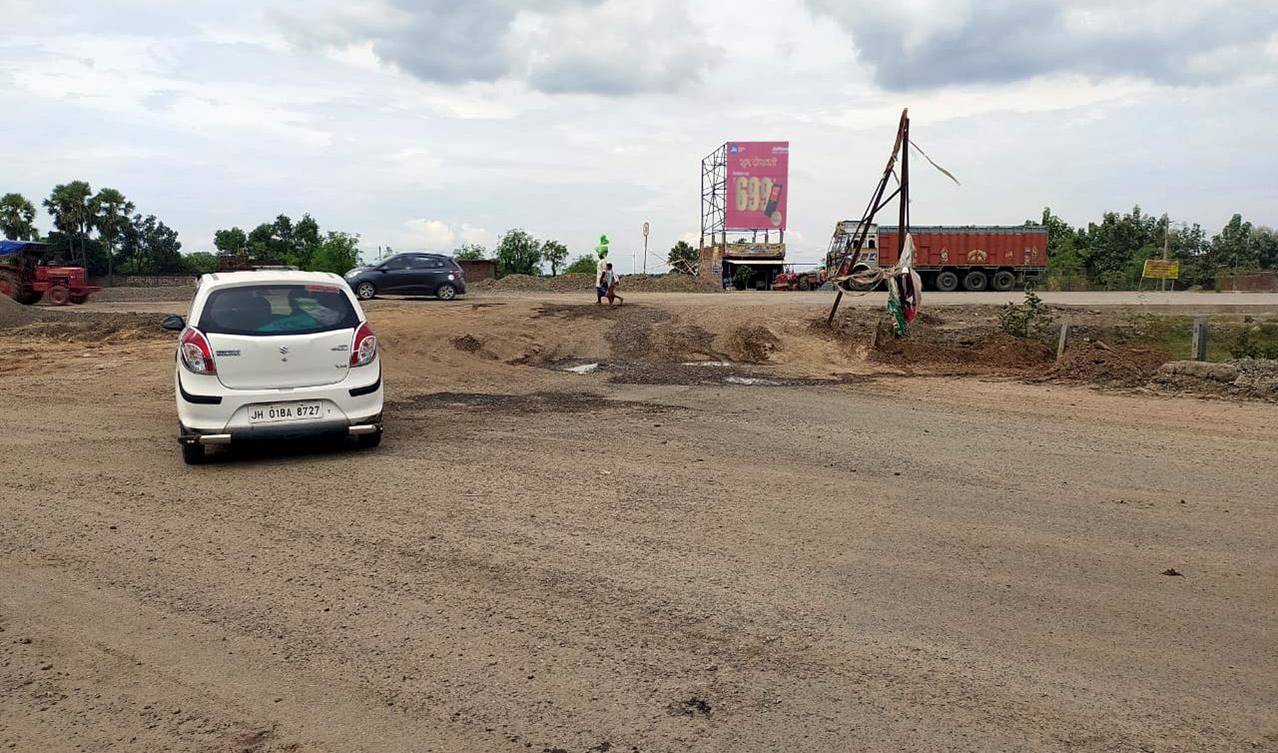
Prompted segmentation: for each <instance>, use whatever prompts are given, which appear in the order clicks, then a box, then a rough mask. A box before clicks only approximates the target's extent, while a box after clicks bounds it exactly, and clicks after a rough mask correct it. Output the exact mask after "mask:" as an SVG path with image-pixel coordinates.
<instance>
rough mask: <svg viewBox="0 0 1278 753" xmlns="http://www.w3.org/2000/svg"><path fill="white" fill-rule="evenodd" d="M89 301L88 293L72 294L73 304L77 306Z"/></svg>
mask: <svg viewBox="0 0 1278 753" xmlns="http://www.w3.org/2000/svg"><path fill="white" fill-rule="evenodd" d="M87 300H89V294H88V293H72V294H71V302H72V303H74V304H76V305H77V306H78V305H80V304H81V303H84V302H85V301H87Z"/></svg>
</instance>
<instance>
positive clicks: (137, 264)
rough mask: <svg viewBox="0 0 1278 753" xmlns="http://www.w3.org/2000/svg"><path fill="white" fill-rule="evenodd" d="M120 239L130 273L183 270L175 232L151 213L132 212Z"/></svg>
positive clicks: (166, 272)
mask: <svg viewBox="0 0 1278 753" xmlns="http://www.w3.org/2000/svg"><path fill="white" fill-rule="evenodd" d="M121 239H122V243H121V251H122V253H123V255H124V256H125V258H127V259H128V262H127V269H128V271H129V272H131V273H132V274H142V275H152V274H170V273H174V272H182V271H184V270H185V269H186V263H185V260H184V257H183V256H182V242H181V241H179V240H178V234H177V231H176V230H174V229H173V228H171V227H169V226H168V225H165V224H164V223H163V222H161V221H160V220H159V219H158V218H156V216H155V215H153V214H149V215H147V216H146V217H143V216H142V215H140V214H136V215H134V216H133V221H132V222H130V223H129V226H128V228H127V229H125V230H124V232H123V233H121Z"/></svg>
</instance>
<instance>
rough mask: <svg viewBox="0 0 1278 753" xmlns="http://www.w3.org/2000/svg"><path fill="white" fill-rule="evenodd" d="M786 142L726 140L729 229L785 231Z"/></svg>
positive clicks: (787, 157) (787, 147)
mask: <svg viewBox="0 0 1278 753" xmlns="http://www.w3.org/2000/svg"><path fill="white" fill-rule="evenodd" d="M789 168H790V142H788V141H729V142H728V186H727V188H728V196H727V199H728V201H727V204H728V206H727V216H726V217H725V218H724V220H725V223H724V224H725V225H726V226H727V228H728V229H729V230H785V220H786V199H787V198H788V195H789V193H790V192H789V186H787V185H786V184H787V183H788V182H789V177H788V171H789Z"/></svg>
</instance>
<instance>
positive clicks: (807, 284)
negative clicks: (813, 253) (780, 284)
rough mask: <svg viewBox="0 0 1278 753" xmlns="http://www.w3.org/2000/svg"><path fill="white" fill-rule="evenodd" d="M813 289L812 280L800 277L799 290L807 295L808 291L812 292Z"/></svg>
mask: <svg viewBox="0 0 1278 753" xmlns="http://www.w3.org/2000/svg"><path fill="white" fill-rule="evenodd" d="M811 289H812V281H811V280H809V279H808V278H806V277H800V278H799V290H802V291H803V292H805V293H806V292H807V291H809V290H811Z"/></svg>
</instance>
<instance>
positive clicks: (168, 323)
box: [160, 314, 186, 332]
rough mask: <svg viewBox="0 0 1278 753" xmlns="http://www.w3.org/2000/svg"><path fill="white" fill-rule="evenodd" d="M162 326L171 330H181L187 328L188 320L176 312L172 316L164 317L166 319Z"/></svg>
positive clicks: (161, 323)
mask: <svg viewBox="0 0 1278 753" xmlns="http://www.w3.org/2000/svg"><path fill="white" fill-rule="evenodd" d="M160 326H161V327H163V328H165V329H167V330H169V331H170V332H181V331H182V330H184V329H186V320H185V319H183V318H182V317H180V316H178V315H177V314H174V315H172V316H166V317H164V321H162V322H160Z"/></svg>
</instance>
